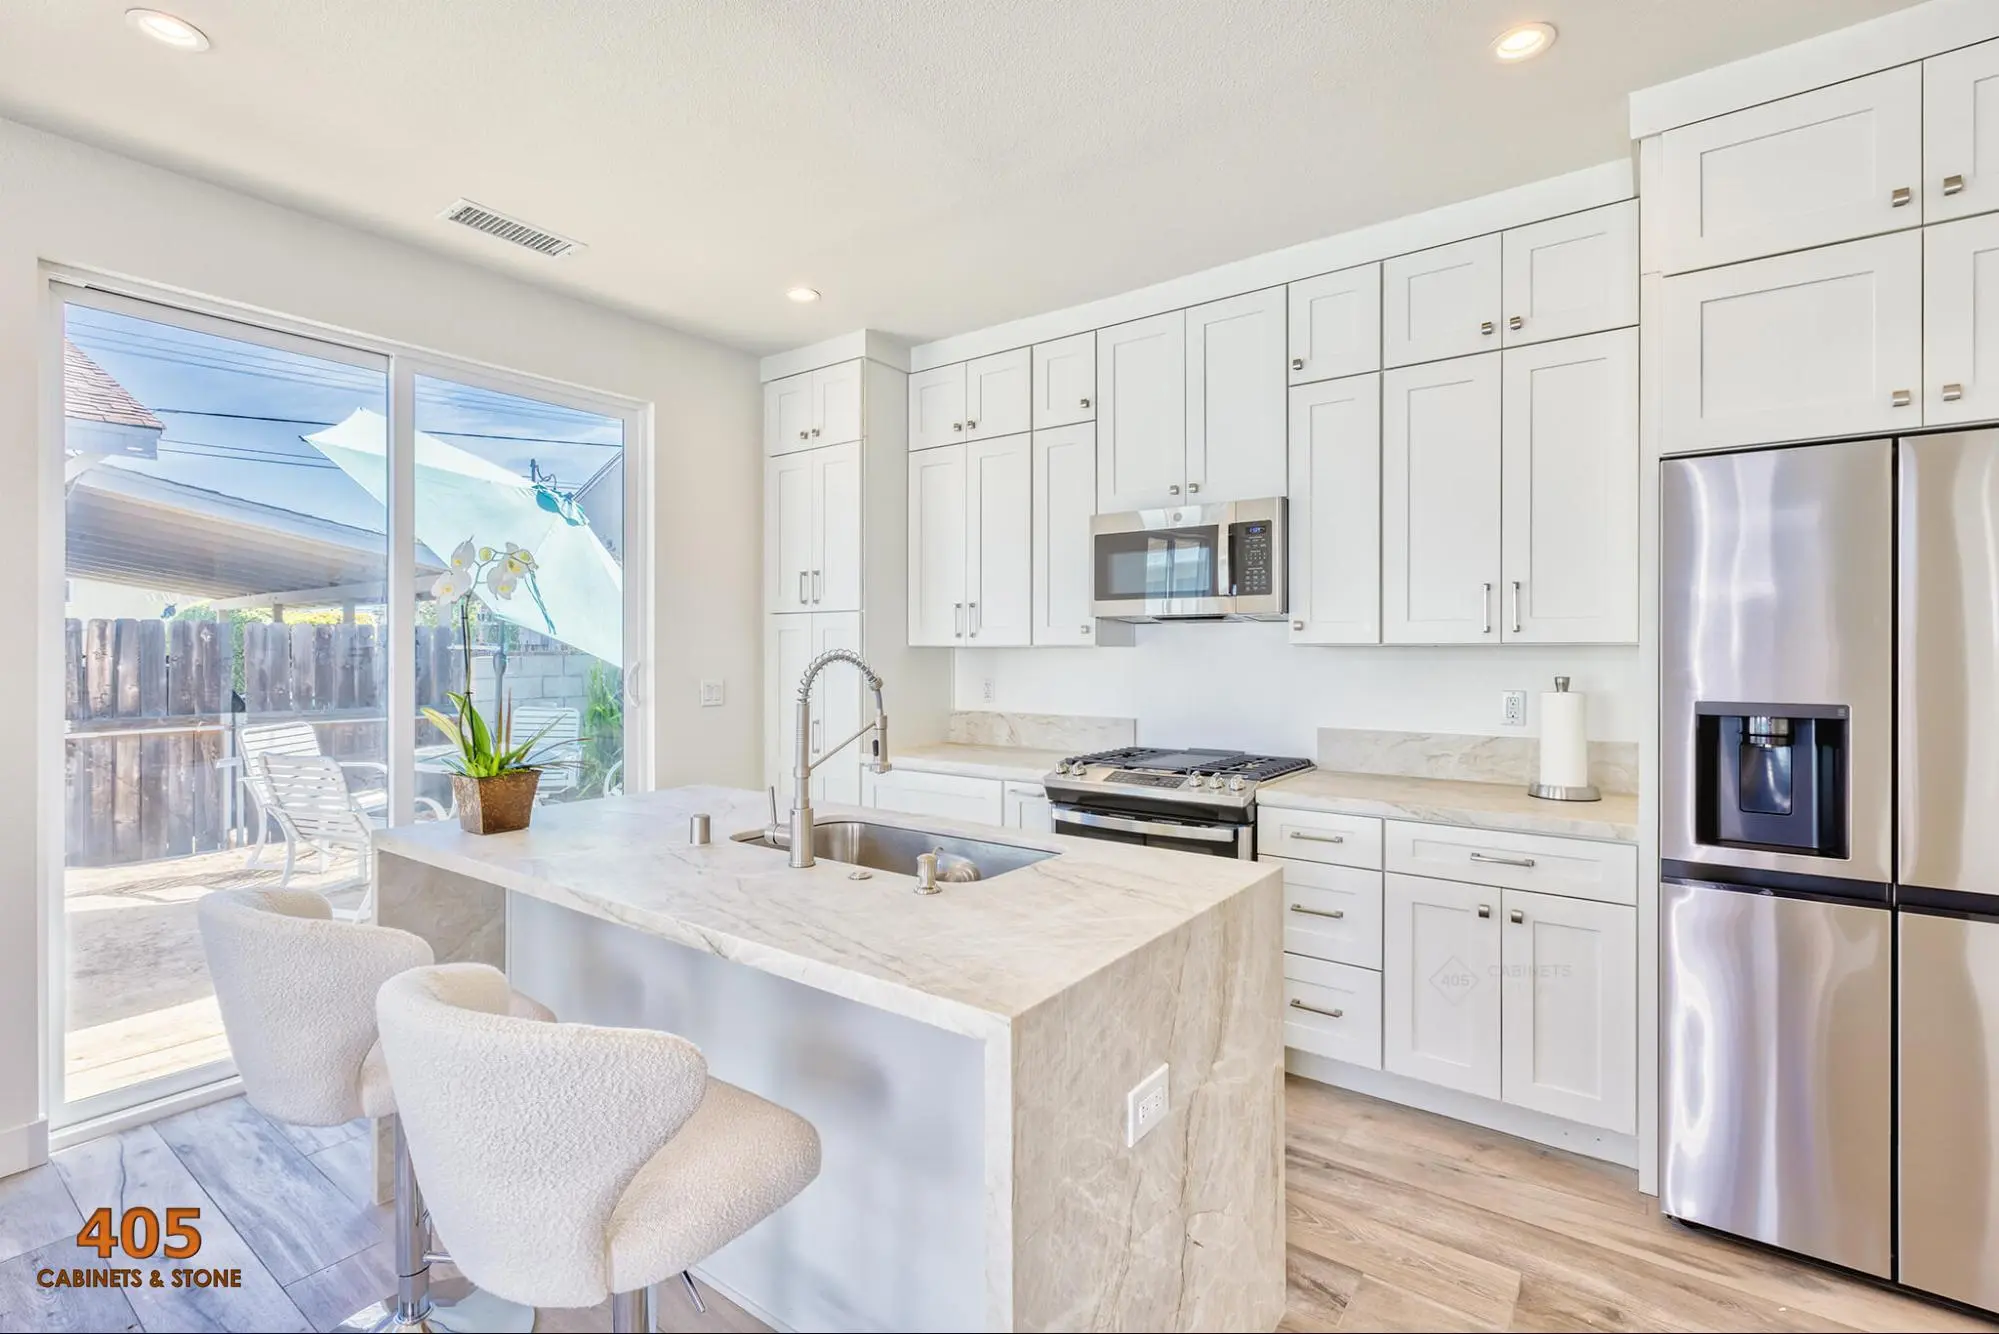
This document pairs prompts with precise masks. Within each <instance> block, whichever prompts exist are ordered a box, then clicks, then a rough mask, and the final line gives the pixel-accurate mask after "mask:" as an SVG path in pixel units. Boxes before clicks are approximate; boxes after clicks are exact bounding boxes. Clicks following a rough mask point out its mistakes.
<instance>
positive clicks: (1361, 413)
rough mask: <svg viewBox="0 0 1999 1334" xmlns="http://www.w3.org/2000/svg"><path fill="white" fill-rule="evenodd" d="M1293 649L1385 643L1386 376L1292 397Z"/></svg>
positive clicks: (1315, 387) (1330, 384)
mask: <svg viewBox="0 0 1999 1334" xmlns="http://www.w3.org/2000/svg"><path fill="white" fill-rule="evenodd" d="M1290 523H1291V617H1292V620H1291V642H1292V643H1294V644H1375V643H1379V642H1380V641H1381V376H1380V375H1355V376H1350V377H1348V378H1347V379H1344V380H1328V381H1326V382H1325V383H1324V384H1311V385H1300V386H1299V387H1298V388H1296V389H1293V390H1292V391H1291V514H1290Z"/></svg>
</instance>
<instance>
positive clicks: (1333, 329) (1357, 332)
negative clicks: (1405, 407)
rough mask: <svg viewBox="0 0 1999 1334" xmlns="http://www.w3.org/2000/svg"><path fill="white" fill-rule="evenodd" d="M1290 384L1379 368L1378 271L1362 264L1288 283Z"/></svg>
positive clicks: (1379, 281) (1308, 382) (1379, 293)
mask: <svg viewBox="0 0 1999 1334" xmlns="http://www.w3.org/2000/svg"><path fill="white" fill-rule="evenodd" d="M1286 300H1287V303H1288V305H1289V308H1290V312H1291V383H1292V384H1311V383H1313V382H1314V381H1318V380H1337V379H1340V378H1341V377H1343V376H1347V375H1359V374H1361V373H1362V372H1364V371H1378V370H1380V369H1381V266H1380V265H1379V264H1363V265H1361V266H1360V267H1359V268H1357V269H1341V270H1340V271H1339V272H1338V273H1323V274H1320V275H1319V276H1318V277H1316V278H1307V279H1306V280H1305V281H1304V282H1301V283H1292V284H1291V287H1290V291H1289V295H1288V296H1287V298H1286Z"/></svg>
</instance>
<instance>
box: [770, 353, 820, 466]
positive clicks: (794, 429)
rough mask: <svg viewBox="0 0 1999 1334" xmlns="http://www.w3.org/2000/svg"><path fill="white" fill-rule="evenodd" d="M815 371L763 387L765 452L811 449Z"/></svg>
mask: <svg viewBox="0 0 1999 1334" xmlns="http://www.w3.org/2000/svg"><path fill="white" fill-rule="evenodd" d="M812 408H813V403H812V372H810V371H807V372H805V373H804V374H803V375H787V376H785V377H784V378H783V379H782V380H772V381H771V382H770V383H769V384H766V385H765V386H764V453H766V454H789V453H790V452H792V451H793V450H796V449H810V448H812Z"/></svg>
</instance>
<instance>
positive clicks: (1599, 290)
mask: <svg viewBox="0 0 1999 1334" xmlns="http://www.w3.org/2000/svg"><path fill="white" fill-rule="evenodd" d="M1502 249H1503V251H1504V257H1505V261H1504V269H1505V276H1504V290H1505V307H1506V327H1505V329H1503V330H1502V331H1501V334H1500V336H1501V338H1502V339H1504V340H1505V344H1506V346H1508V347H1519V346H1520V345H1521V344H1523V343H1545V342H1547V341H1548V340H1549V339H1550V338H1569V337H1573V336H1574V335H1576V334H1586V333H1595V332H1596V331H1598V330H1599V329H1622V328H1624V327H1625V326H1626V325H1630V324H1636V323H1638V201H1637V200H1635V199H1632V200H1627V201H1626V202H1624V203H1622V204H1610V205H1608V206H1606V207H1604V208H1593V209H1590V210H1589V211H1587V212H1584V213H1572V214H1570V215H1569V216H1567V217H1565V218H1550V219H1549V220H1548V221H1546V222H1537V223H1535V224H1533V225H1532V226H1529V227H1515V228H1514V229H1513V230H1512V231H1510V232H1507V233H1505V235H1504V238H1503V240H1502Z"/></svg>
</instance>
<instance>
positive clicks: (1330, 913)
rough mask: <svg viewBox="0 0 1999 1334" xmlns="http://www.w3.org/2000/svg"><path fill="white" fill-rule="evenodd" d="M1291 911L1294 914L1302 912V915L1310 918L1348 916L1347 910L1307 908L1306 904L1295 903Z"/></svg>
mask: <svg viewBox="0 0 1999 1334" xmlns="http://www.w3.org/2000/svg"><path fill="white" fill-rule="evenodd" d="M1291 911H1292V912H1301V913H1304V914H1305V915H1306V916H1308V917H1333V918H1339V917H1345V916H1346V915H1347V910H1346V909H1345V908H1330V909H1328V908H1307V907H1306V906H1305V905H1304V904H1302V903H1294V904H1292V905H1291Z"/></svg>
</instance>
